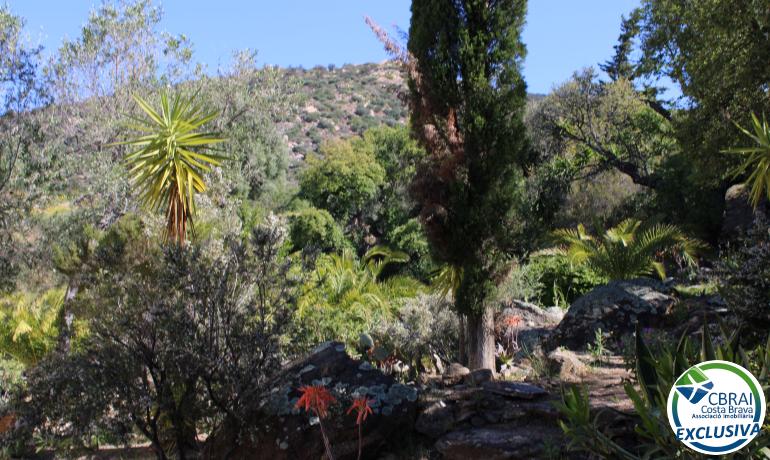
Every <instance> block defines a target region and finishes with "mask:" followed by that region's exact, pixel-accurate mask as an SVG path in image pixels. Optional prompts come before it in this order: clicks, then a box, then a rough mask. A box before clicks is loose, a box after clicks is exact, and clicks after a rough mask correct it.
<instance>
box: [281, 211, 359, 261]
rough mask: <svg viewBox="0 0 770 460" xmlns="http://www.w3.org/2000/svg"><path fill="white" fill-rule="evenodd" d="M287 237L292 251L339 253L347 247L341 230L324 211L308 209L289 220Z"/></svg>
mask: <svg viewBox="0 0 770 460" xmlns="http://www.w3.org/2000/svg"><path fill="white" fill-rule="evenodd" d="M289 236H290V240H291V244H292V247H293V248H294V250H302V249H304V248H315V249H317V250H319V251H322V252H335V251H341V250H342V249H344V248H345V247H347V246H348V242H347V241H346V240H345V236H344V235H343V233H342V228H341V227H340V226H339V224H337V222H335V221H334V218H333V217H332V215H331V214H329V212H328V211H326V210H325V209H318V208H314V207H309V208H306V209H303V210H301V211H298V212H296V213H295V214H293V215H292V216H291V218H290V230H289Z"/></svg>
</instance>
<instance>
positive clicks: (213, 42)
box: [0, 0, 639, 93]
mask: <svg viewBox="0 0 770 460" xmlns="http://www.w3.org/2000/svg"><path fill="white" fill-rule="evenodd" d="M0 1H2V0H0ZM158 3H160V5H161V6H162V7H163V10H164V13H165V15H164V20H163V24H162V28H163V30H165V31H167V32H170V33H172V34H178V33H184V34H185V35H187V36H188V37H189V38H190V39H191V40H192V42H193V44H194V47H195V54H196V59H197V60H198V61H200V62H203V63H205V64H207V65H208V67H209V68H210V69H216V68H217V67H218V66H219V65H220V64H222V65H224V64H227V63H228V62H229V59H230V56H231V55H232V51H233V50H239V49H244V48H251V49H256V50H258V52H259V54H258V59H259V61H260V62H261V63H267V64H277V65H280V66H288V65H293V66H304V67H312V66H314V65H317V64H322V65H325V64H337V65H342V64H345V63H354V64H357V63H363V62H379V61H382V60H384V59H386V57H387V56H386V55H385V53H384V52H383V51H382V47H381V46H380V44H379V42H377V40H376V39H375V38H374V36H373V35H372V33H371V32H370V31H369V29H368V28H367V26H366V24H364V21H363V16H364V15H369V16H371V17H372V18H374V20H375V21H377V22H378V23H380V25H382V26H383V27H386V28H388V29H391V27H392V26H397V27H399V28H401V29H403V30H407V29H408V28H409V5H410V1H409V0H215V1H195V0H162V1H160V2H158ZM638 3H639V1H638V0H579V1H578V0H530V2H529V14H528V17H527V25H526V28H525V30H524V35H523V39H524V41H525V43H526V44H527V47H528V50H529V51H528V55H527V60H526V62H525V68H524V75H525V78H526V80H527V84H528V85H529V91H530V92H535V93H547V92H548V91H549V90H550V89H551V88H552V87H553V85H554V84H558V83H560V82H563V81H564V80H566V79H568V78H569V77H570V75H571V74H572V73H573V72H574V71H575V70H578V69H580V68H582V67H586V66H591V65H596V64H597V63H598V62H602V61H604V60H606V59H607V58H609V57H610V56H611V55H612V53H613V49H612V46H613V45H614V44H615V41H616V39H617V36H618V32H619V30H620V17H621V15H622V14H627V13H628V12H629V11H631V9H633V8H634V7H635V6H636V5H637V4H638ZM8 4H9V6H10V8H11V10H12V11H13V12H14V13H15V14H18V15H21V16H23V17H24V18H25V19H26V20H27V32H28V33H29V35H30V36H31V37H32V39H33V40H35V41H39V42H40V43H41V44H42V45H43V46H45V48H46V49H48V50H53V49H55V48H57V47H58V46H59V44H60V43H61V40H62V38H63V37H65V36H68V37H70V38H73V37H76V36H77V35H78V34H79V31H80V28H81V26H82V25H83V24H84V23H85V21H86V19H87V18H88V13H89V11H90V10H92V9H93V8H94V6H96V5H98V4H99V0H10V1H8Z"/></svg>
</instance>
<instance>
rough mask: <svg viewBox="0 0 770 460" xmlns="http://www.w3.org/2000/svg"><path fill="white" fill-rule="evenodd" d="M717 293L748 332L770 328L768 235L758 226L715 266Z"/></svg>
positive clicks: (726, 252) (769, 241) (769, 253)
mask: <svg viewBox="0 0 770 460" xmlns="http://www.w3.org/2000/svg"><path fill="white" fill-rule="evenodd" d="M717 268H718V270H717V272H718V275H719V279H720V282H719V293H720V294H721V295H722V297H723V298H724V299H725V301H726V302H727V305H728V307H729V308H730V309H732V310H733V311H734V312H735V314H736V315H737V316H738V318H740V320H741V322H742V323H743V324H744V325H745V326H747V327H748V328H750V330H751V331H759V332H764V331H766V330H767V327H768V326H770V235H768V232H767V225H766V223H765V222H760V223H759V224H758V225H757V226H756V227H755V228H754V229H752V230H751V231H750V232H749V234H748V236H747V237H746V238H744V239H742V240H741V241H739V242H738V244H737V245H736V246H735V247H733V248H728V249H727V250H726V251H725V254H724V257H723V258H722V259H721V260H720V262H719V264H718V265H717Z"/></svg>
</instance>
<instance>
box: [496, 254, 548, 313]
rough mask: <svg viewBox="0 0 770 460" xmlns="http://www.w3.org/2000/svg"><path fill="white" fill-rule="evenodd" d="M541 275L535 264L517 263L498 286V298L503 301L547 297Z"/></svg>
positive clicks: (538, 299) (534, 299)
mask: <svg viewBox="0 0 770 460" xmlns="http://www.w3.org/2000/svg"><path fill="white" fill-rule="evenodd" d="M541 276H542V274H541V273H538V272H537V271H535V270H534V269H533V266H529V265H520V264H516V265H515V266H514V267H513V268H512V269H511V271H510V272H509V273H508V275H507V276H506V277H505V280H504V281H503V282H502V283H501V284H500V286H498V288H497V297H498V299H499V300H500V301H503V302H504V301H507V300H523V301H525V302H532V301H540V300H541V299H542V298H544V297H545V295H544V294H545V289H543V284H542V282H541V279H540V277H541ZM545 305H556V303H553V301H552V303H547V304H545Z"/></svg>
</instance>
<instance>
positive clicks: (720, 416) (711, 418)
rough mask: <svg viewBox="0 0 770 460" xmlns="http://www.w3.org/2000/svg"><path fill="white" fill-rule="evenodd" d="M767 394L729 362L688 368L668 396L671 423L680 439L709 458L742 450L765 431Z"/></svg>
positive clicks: (740, 368) (737, 366)
mask: <svg viewBox="0 0 770 460" xmlns="http://www.w3.org/2000/svg"><path fill="white" fill-rule="evenodd" d="M765 409H766V406H765V393H764V392H763V391H762V386H761V385H760V384H759V382H758V381H757V379H756V378H754V376H753V375H752V374H751V372H749V371H747V370H746V369H744V368H743V367H741V366H739V365H737V364H735V363H731V362H728V361H706V362H703V363H700V364H696V365H695V366H693V367H691V368H689V369H688V370H687V371H686V372H685V373H684V374H682V375H681V376H680V377H679V378H678V379H677V380H676V383H675V384H674V387H673V388H671V392H670V393H669V395H668V421H669V423H670V424H671V428H672V429H673V430H674V434H675V435H676V438H677V439H678V440H679V441H681V442H683V443H684V444H685V445H686V446H687V447H689V448H690V449H692V450H694V451H697V452H700V453H702V454H706V455H724V454H729V453H731V452H735V451H737V450H740V449H742V448H743V447H745V446H746V445H747V444H748V443H750V442H751V441H752V440H753V439H754V437H755V436H757V435H758V434H759V431H760V430H761V429H762V424H763V423H764V420H765Z"/></svg>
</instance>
